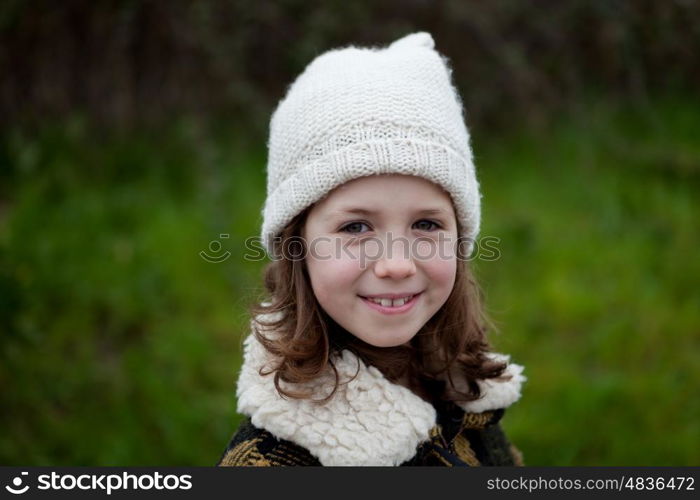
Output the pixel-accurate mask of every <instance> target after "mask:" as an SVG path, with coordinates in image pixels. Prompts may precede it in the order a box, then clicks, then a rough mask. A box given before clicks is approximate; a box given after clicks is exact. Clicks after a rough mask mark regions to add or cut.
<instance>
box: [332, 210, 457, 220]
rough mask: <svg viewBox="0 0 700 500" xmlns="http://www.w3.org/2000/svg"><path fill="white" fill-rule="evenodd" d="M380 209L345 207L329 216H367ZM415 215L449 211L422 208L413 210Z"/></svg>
mask: <svg viewBox="0 0 700 500" xmlns="http://www.w3.org/2000/svg"><path fill="white" fill-rule="evenodd" d="M377 213H379V211H377V210H369V209H366V208H360V207H343V208H340V209H338V210H334V211H333V212H331V214H330V215H329V216H328V218H331V217H338V216H341V215H346V214H348V215H349V214H359V215H365V216H371V215H377ZM413 214H414V215H447V214H448V212H447V211H446V210H444V209H442V208H422V209H419V210H415V211H414V212H413Z"/></svg>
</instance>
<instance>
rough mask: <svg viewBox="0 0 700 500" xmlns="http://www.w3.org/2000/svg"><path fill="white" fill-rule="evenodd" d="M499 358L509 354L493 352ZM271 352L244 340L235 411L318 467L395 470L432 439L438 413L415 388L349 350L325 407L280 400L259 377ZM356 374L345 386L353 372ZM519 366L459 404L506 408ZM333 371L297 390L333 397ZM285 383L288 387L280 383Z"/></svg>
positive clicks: (267, 379) (516, 391)
mask: <svg viewBox="0 0 700 500" xmlns="http://www.w3.org/2000/svg"><path fill="white" fill-rule="evenodd" d="M493 356H494V357H495V358H496V359H498V360H501V361H508V359H509V358H508V357H507V356H503V355H499V354H496V355H493ZM270 361H272V357H271V355H270V354H269V353H268V352H267V350H266V349H265V348H264V347H263V346H262V345H261V344H260V342H259V341H258V340H257V338H256V337H255V335H254V334H250V335H249V336H248V338H247V339H246V340H245V341H244V356H243V365H242V368H241V372H240V377H239V379H238V388H237V397H238V412H239V413H242V414H244V415H247V416H249V417H251V422H252V423H253V425H255V426H256V427H259V428H263V429H265V430H267V431H269V432H271V433H272V434H273V435H274V436H275V437H277V438H279V439H286V440H288V441H292V442H293V443H296V444H298V445H300V446H303V447H304V448H306V449H307V450H308V451H309V452H310V453H311V454H312V455H314V456H315V457H316V458H318V460H319V461H320V462H321V464H323V465H326V466H332V465H375V466H376V465H399V464H401V463H403V462H405V461H407V460H409V459H410V458H412V457H413V456H414V455H415V452H416V448H417V446H418V445H419V444H420V443H422V442H424V441H427V440H428V439H429V432H430V429H431V428H433V427H434V426H435V425H436V418H437V415H436V411H435V408H434V407H433V406H432V405H431V404H430V403H428V402H426V401H425V400H423V399H422V398H420V397H419V396H417V395H416V394H414V393H413V392H412V391H410V390H409V389H407V388H406V387H403V386H401V385H398V384H394V383H392V382H390V381H389V380H387V379H386V378H385V377H384V375H382V373H381V372H380V371H379V370H378V369H377V368H375V367H373V366H367V365H365V364H364V363H363V362H362V360H360V359H358V358H357V356H355V355H354V354H352V353H351V352H350V351H347V350H345V351H343V352H342V353H341V356H340V357H339V359H338V360H337V362H336V364H335V366H336V369H337V370H338V374H339V377H340V381H341V385H340V386H339V387H338V390H337V391H336V394H335V395H334V396H333V397H332V398H331V399H330V400H329V401H327V402H325V403H323V404H319V403H315V402H313V401H310V400H308V399H303V400H301V399H293V398H283V397H281V396H280V395H279V393H278V392H277V390H276V388H275V384H274V381H273V376H272V375H269V376H261V375H260V374H259V370H260V368H262V367H266V366H268V364H269V363H270ZM358 362H359V372H358V374H357V377H355V379H353V380H352V381H350V382H349V383H345V384H343V383H342V382H344V381H347V380H350V379H351V378H352V377H353V375H355V373H356V371H357V369H358ZM522 371H523V367H522V366H520V365H516V364H512V363H511V364H509V365H508V367H507V369H506V374H509V375H511V376H512V377H511V379H510V380H507V381H502V382H499V381H496V380H483V381H478V384H479V386H480V388H481V390H482V397H481V398H480V399H478V400H476V401H470V402H468V403H461V404H459V406H460V407H461V408H462V409H463V410H465V411H467V412H474V413H480V412H483V411H487V410H495V409H499V408H505V407H507V406H509V405H511V404H512V403H514V402H515V401H517V400H518V399H519V398H520V387H521V384H522V383H523V382H524V381H525V377H524V376H523V375H522ZM334 381H335V378H334V376H333V374H332V373H328V374H327V375H325V376H321V377H318V378H317V379H315V380H314V381H312V382H309V383H306V384H303V385H295V386H294V387H295V388H301V389H303V390H309V391H310V392H311V394H312V395H313V398H314V399H322V398H324V397H325V396H327V395H328V394H329V393H330V390H331V389H332V387H333V385H334ZM280 384H283V386H286V387H290V386H289V385H287V384H285V383H284V382H280Z"/></svg>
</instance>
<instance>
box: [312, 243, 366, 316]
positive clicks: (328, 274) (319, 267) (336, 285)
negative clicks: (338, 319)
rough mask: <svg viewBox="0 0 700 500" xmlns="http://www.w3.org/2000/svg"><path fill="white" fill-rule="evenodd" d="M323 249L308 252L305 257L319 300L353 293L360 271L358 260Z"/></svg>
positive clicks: (322, 300) (323, 300)
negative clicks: (321, 250)
mask: <svg viewBox="0 0 700 500" xmlns="http://www.w3.org/2000/svg"><path fill="white" fill-rule="evenodd" d="M323 250H324V251H323V252H316V253H310V254H309V255H308V256H307V259H306V265H307V268H308V270H309V278H310V279H311V285H312V287H313V290H314V293H315V294H316V297H317V298H318V299H319V302H321V303H323V302H325V301H326V300H328V299H329V298H337V297H342V296H345V295H348V294H353V293H354V292H353V290H354V283H355V281H356V280H357V279H358V277H359V276H360V274H361V273H362V270H361V267H360V264H359V262H358V261H357V260H356V259H350V258H346V257H344V256H343V255H340V256H338V257H336V256H335V255H334V254H332V253H331V252H330V251H329V250H328V249H323Z"/></svg>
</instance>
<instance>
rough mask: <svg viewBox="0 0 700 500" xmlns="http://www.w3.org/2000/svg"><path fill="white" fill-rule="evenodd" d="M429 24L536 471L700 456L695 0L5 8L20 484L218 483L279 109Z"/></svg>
mask: <svg viewBox="0 0 700 500" xmlns="http://www.w3.org/2000/svg"><path fill="white" fill-rule="evenodd" d="M415 30H427V31H430V32H431V33H432V34H433V36H434V37H435V39H436V44H437V47H438V49H439V50H440V51H441V52H443V53H444V54H446V55H447V56H448V57H449V58H450V60H451V62H452V65H453V70H454V72H453V76H454V78H455V79H456V82H457V84H458V85H459V86H460V88H461V93H462V96H463V98H464V103H465V107H466V109H467V111H468V113H467V116H468V120H469V124H470V129H471V131H472V135H473V145H474V148H475V155H476V163H477V167H478V169H479V177H480V181H481V187H482V192H483V195H484V197H483V216H484V221H483V224H482V236H484V237H486V236H495V237H498V238H500V242H499V250H500V252H501V258H500V259H499V260H497V261H494V262H489V261H480V260H477V261H474V263H473V265H474V267H475V268H476V273H477V276H478V277H479V280H480V283H481V284H482V286H483V288H484V290H485V293H486V303H487V306H488V308H489V311H490V314H491V316H492V317H493V318H494V319H495V321H496V323H497V324H498V325H499V326H500V330H501V331H500V332H494V334H493V335H492V341H493V343H494V345H495V348H496V349H497V350H499V351H501V352H507V353H512V354H513V357H514V360H515V361H516V362H519V363H522V364H524V365H526V370H527V372H526V373H527V375H528V377H529V381H528V383H527V385H526V387H525V392H524V397H523V399H522V401H520V402H519V403H517V404H516V405H515V406H513V407H512V409H511V410H509V411H508V414H507V416H506V418H505V419H504V425H505V427H506V430H507V432H508V433H509V435H510V437H511V438H512V440H513V441H514V442H515V443H516V444H517V445H518V446H519V447H520V448H521V449H522V450H523V452H524V454H525V459H526V462H527V463H528V464H531V465H698V464H699V463H700V452H699V450H700V446H698V445H699V444H700V424H699V423H698V419H697V415H699V414H700V408H699V407H698V406H699V404H700V403H699V402H698V398H697V396H696V393H697V387H698V382H699V381H700V373H699V372H700V309H699V308H698V306H697V305H698V304H700V286H698V285H700V283H699V280H700V260H698V259H697V258H696V253H697V252H696V249H697V248H698V247H699V246H700V232H699V231H698V229H697V219H698V214H699V213H700V210H699V209H700V206H699V205H700V197H698V191H699V189H698V188H699V187H700V142H699V141H698V139H697V131H698V130H699V129H700V99H699V97H698V95H697V88H699V84H700V59H698V58H697V57H696V54H695V52H696V48H697V47H698V46H700V43H699V42H700V5H699V2H696V1H690V0H687V1H681V0H676V1H668V2H653V1H650V0H643V1H619V2H607V1H602V0H592V1H583V0H567V1H561V2H537V3H536V4H533V3H531V2H517V1H506V0H497V1H493V2H488V3H484V2H476V1H473V0H469V1H457V0H446V1H441V2H430V1H419V0H408V1H402V2H398V1H386V2H340V1H330V2H323V3H320V2H298V1H292V0H287V1H279V2H252V1H249V0H240V1H213V0H201V1H197V2H185V1H173V2H167V3H166V2H156V1H134V0H129V1H127V0H113V1H97V2H87V1H81V0H73V1H67V2H62V3H61V5H60V7H58V6H56V5H55V4H51V3H48V2H42V1H39V0H27V1H19V0H8V1H5V2H2V3H1V4H0V75H2V78H0V117H1V118H0V387H2V391H0V408H1V411H0V426H2V429H3V432H2V434H0V463H2V464H26V465H77V464H83V465H115V464H120V465H210V464H213V463H215V462H216V460H217V459H218V457H219V455H220V453H221V452H222V451H223V448H224V446H225V444H226V442H227V441H228V438H229V437H230V435H231V433H232V432H233V431H234V430H235V428H236V425H237V422H238V421H239V418H240V417H239V416H238V415H236V413H235V381H236V376H237V370H238V368H239V365H240V361H241V352H240V342H241V339H242V336H243V335H245V334H246V333H247V331H248V321H249V318H248V317H247V316H246V306H247V304H248V303H250V302H255V301H256V300H258V299H259V297H260V296H261V292H262V279H261V278H262V276H261V271H262V267H263V265H264V262H261V261H258V262H254V261H250V260H246V259H244V254H245V253H246V248H245V240H246V238H248V237H251V236H256V235H257V234H258V233H259V230H260V225H261V214H260V210H261V208H262V204H263V200H264V196H265V172H264V167H265V160H266V151H265V134H266V128H267V121H268V119H269V116H270V113H271V111H272V109H273V108H274V105H275V103H276V102H277V100H279V99H280V98H281V97H282V96H283V94H284V91H285V89H286V87H287V85H289V83H291V81H292V80H293V78H294V77H295V76H296V75H297V74H298V73H299V72H300V71H301V70H302V69H303V68H304V66H305V65H306V64H307V63H308V62H309V61H310V60H311V59H312V58H313V57H314V56H315V55H317V54H318V53H320V52H322V51H325V50H327V49H328V48H330V47H335V46H341V45H346V44H349V43H356V44H361V45H374V44H384V43H387V42H390V41H392V40H393V39H395V38H397V37H399V36H402V35H404V34H406V33H408V32H410V31H415ZM222 234H227V235H229V237H228V238H223V237H222V236H221V235H222ZM217 241H218V242H220V243H221V245H222V248H221V252H224V251H230V252H231V256H230V258H228V259H227V260H225V261H224V262H222V263H219V264H214V263H211V262H207V261H206V260H204V259H203V258H202V257H201V256H200V252H201V251H210V253H211V249H215V246H214V247H212V246H211V245H212V243H211V242H217Z"/></svg>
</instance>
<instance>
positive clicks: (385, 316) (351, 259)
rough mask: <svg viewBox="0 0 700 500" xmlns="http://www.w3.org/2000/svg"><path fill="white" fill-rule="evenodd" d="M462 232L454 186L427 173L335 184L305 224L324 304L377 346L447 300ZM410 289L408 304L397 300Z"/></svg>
mask: <svg viewBox="0 0 700 500" xmlns="http://www.w3.org/2000/svg"><path fill="white" fill-rule="evenodd" d="M457 236H458V235H457V223H456V220H455V213H454V209H453V207H452V202H451V199H450V196H449V194H447V193H446V192H445V191H444V190H443V189H442V188H441V187H440V186H438V185H436V184H433V183H431V182H430V181H428V180H425V179H423V178H420V177H415V176H408V175H393V174H392V175H379V176H377V175H372V176H368V177H362V178H359V179H354V180H352V181H350V182H347V183H345V184H343V185H342V186H340V187H338V188H336V189H334V190H333V191H331V192H330V193H329V194H328V196H327V197H326V198H324V199H323V200H321V201H319V202H318V203H316V204H315V205H314V206H313V207H312V209H311V211H310V212H309V215H308V217H307V220H306V223H305V225H304V229H303V231H302V237H303V238H304V240H305V241H306V249H307V252H306V264H307V268H308V272H309V277H310V279H311V286H312V288H313V291H314V294H315V295H316V298H317V300H318V302H319V303H320V304H321V307H323V309H324V310H325V311H326V313H327V314H328V315H329V316H330V317H331V318H333V320H335V321H336V322H337V323H338V324H339V325H340V326H342V327H343V328H345V329H346V330H347V331H348V332H350V333H352V334H353V335H355V336H356V337H357V338H359V339H361V340H363V341H364V342H366V343H368V344H370V345H373V346H375V347H392V346H398V345H402V344H405V343H407V342H408V341H410V340H411V339H412V338H413V336H414V335H415V334H416V333H417V332H418V331H419V330H420V329H421V327H423V325H425V323H426V322H427V321H428V320H429V319H430V318H431V317H432V316H433V315H434V314H435V313H436V312H437V311H438V310H439V309H440V307H442V305H443V304H444V303H445V302H446V301H447V298H448V297H449V295H450V293H451V292H452V287H453V285H454V282H455V275H456V270H457V256H456V252H455V250H456V243H457ZM370 296H371V297H375V298H376V299H375V300H378V301H380V302H382V304H376V303H375V302H373V301H372V300H370V299H368V298H367V297H370ZM408 296H413V298H411V299H410V300H409V301H408V302H407V303H405V304H403V305H402V303H403V302H402V301H401V300H397V299H398V298H399V297H408ZM377 297H378V298H377ZM381 298H384V300H381ZM391 299H394V300H391Z"/></svg>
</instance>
